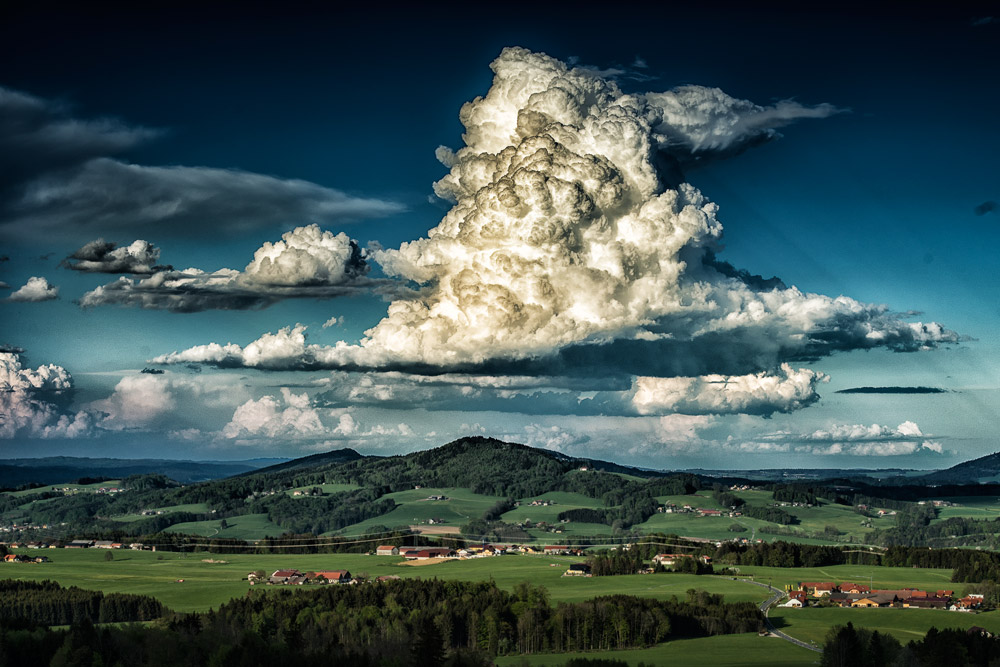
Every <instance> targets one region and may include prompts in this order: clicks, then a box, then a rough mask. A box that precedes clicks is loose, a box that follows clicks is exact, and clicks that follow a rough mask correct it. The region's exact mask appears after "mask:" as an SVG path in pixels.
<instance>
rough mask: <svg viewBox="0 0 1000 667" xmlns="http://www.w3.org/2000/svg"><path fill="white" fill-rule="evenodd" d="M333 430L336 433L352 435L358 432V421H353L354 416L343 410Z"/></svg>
mask: <svg viewBox="0 0 1000 667" xmlns="http://www.w3.org/2000/svg"><path fill="white" fill-rule="evenodd" d="M333 432H334V434H336V435H345V436H346V435H354V434H355V433H357V432H358V423H357V422H356V421H354V417H352V416H351V414H350V413H349V412H345V413H344V414H342V415H340V419H339V420H338V421H337V427H336V428H335V429H333Z"/></svg>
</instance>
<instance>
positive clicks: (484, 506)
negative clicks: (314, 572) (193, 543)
mask: <svg viewBox="0 0 1000 667" xmlns="http://www.w3.org/2000/svg"><path fill="white" fill-rule="evenodd" d="M428 496H447V497H448V500H428V499H427V498H428ZM384 497H385V498H391V499H393V500H395V501H396V503H398V504H399V506H398V507H396V508H395V509H394V510H392V511H391V512H388V513H386V514H383V515H382V516H378V517H375V518H372V519H368V520H366V521H362V522H360V523H356V524H354V525H352V526H347V527H346V528H343V529H342V530H338V531H335V533H334V534H338V535H361V534H363V533H364V532H365V531H366V530H368V529H369V528H371V527H373V526H387V527H388V528H390V529H391V528H395V527H397V526H416V525H421V524H426V523H427V522H428V521H429V520H430V519H443V520H444V522H445V523H444V525H445V526H451V527H454V528H461V527H462V526H464V525H465V524H466V523H468V522H469V521H471V520H472V519H478V518H479V517H480V516H482V514H483V512H485V511H486V510H488V509H489V508H490V507H492V506H493V505H494V504H495V503H496V502H497V501H499V500H503V498H500V497H498V496H484V495H480V494H478V493H473V492H472V491H470V490H469V489H462V488H441V489H438V488H426V487H425V488H420V489H410V490H407V491H397V492H396V493H388V494H386V495H385V496H384ZM275 534H277V533H275Z"/></svg>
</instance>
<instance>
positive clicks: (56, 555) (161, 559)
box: [0, 549, 765, 611]
mask: <svg viewBox="0 0 1000 667" xmlns="http://www.w3.org/2000/svg"><path fill="white" fill-rule="evenodd" d="M21 553H33V552H32V551H31V550H24V551H22V552H21ZM107 553H108V552H107V551H105V550H103V549H80V550H75V549H59V550H54V551H48V552H47V553H46V555H47V556H49V558H51V559H52V562H51V563H37V564H36V563H0V578H10V579H32V580H43V579H51V580H53V581H57V582H59V583H60V584H62V585H64V586H79V587H80V588H87V589H92V590H102V591H105V592H127V593H139V594H144V595H152V596H153V597H156V598H158V599H159V600H161V601H162V602H163V603H164V604H166V605H167V606H168V607H171V608H172V609H174V610H176V611H203V610H206V609H208V608H210V607H218V606H219V605H221V604H222V603H224V602H227V601H229V600H230V599H231V598H233V597H237V596H240V595H243V594H245V593H246V591H247V589H248V588H249V586H250V585H249V583H248V582H247V581H246V580H245V577H246V575H247V573H249V572H252V571H254V570H264V571H266V572H267V573H270V572H273V571H274V570H277V569H282V568H295V569H298V570H301V571H303V572H306V571H308V570H339V569H346V570H350V571H351V572H352V573H354V574H360V573H368V574H369V575H371V576H380V575H384V574H395V575H398V576H400V577H403V578H410V577H423V578H425V579H426V578H432V577H434V578H438V579H442V580H451V581H485V580H490V579H492V580H493V581H494V582H496V584H497V586H499V587H500V588H503V589H505V590H510V591H512V590H513V589H514V586H516V585H517V584H518V583H520V582H523V581H530V582H531V583H533V584H535V585H542V586H545V587H546V588H547V589H548V590H549V595H550V597H551V599H552V601H553V602H559V601H564V602H579V601H582V600H587V599H589V598H592V597H595V596H599V595H612V594H617V593H623V594H627V595H638V596H643V597H652V598H657V599H669V598H671V597H673V596H677V597H678V598H679V599H684V598H685V597H686V591H687V590H688V589H690V588H698V589H704V590H709V591H711V592H713V593H722V594H724V595H725V596H726V599H727V600H728V601H731V602H738V601H741V600H746V601H752V602H761V601H763V599H764V597H765V591H764V589H762V588H760V587H758V586H752V585H749V584H746V583H743V582H740V581H733V580H732V579H731V578H728V577H706V576H702V577H699V576H695V575H687V574H647V575H629V576H622V577H592V578H587V577H564V576H562V575H563V572H565V571H566V568H567V567H568V566H569V564H570V563H573V562H578V561H579V560H580V559H579V558H570V557H564V556H528V555H511V556H500V557H494V558H476V559H469V560H463V561H458V560H452V561H447V562H439V563H433V564H430V565H424V566H413V565H405V564H403V563H404V562H405V561H403V559H402V558H400V557H398V556H368V555H365V554H277V555H273V554H262V555H258V554H210V553H205V552H200V553H185V554H180V553H174V552H159V553H157V552H152V551H128V550H116V551H113V552H111V553H113V554H114V560H113V561H105V560H104V559H105V557H106V554H107ZM205 559H208V560H216V561H225V562H216V563H210V562H206V560H205ZM178 579H184V583H176V582H177V580H178Z"/></svg>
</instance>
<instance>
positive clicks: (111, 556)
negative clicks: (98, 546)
mask: <svg viewBox="0 0 1000 667" xmlns="http://www.w3.org/2000/svg"><path fill="white" fill-rule="evenodd" d="M114 559H115V555H114V554H113V553H111V550H110V549H109V550H108V552H107V553H105V554H104V560H106V561H112V560H114Z"/></svg>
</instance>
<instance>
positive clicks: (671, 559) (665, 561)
mask: <svg viewBox="0 0 1000 667" xmlns="http://www.w3.org/2000/svg"><path fill="white" fill-rule="evenodd" d="M681 558H691V554H656V555H655V556H653V560H654V561H655V562H657V563H659V564H660V565H674V564H676V563H677V561H679V560H680V559H681Z"/></svg>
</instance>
